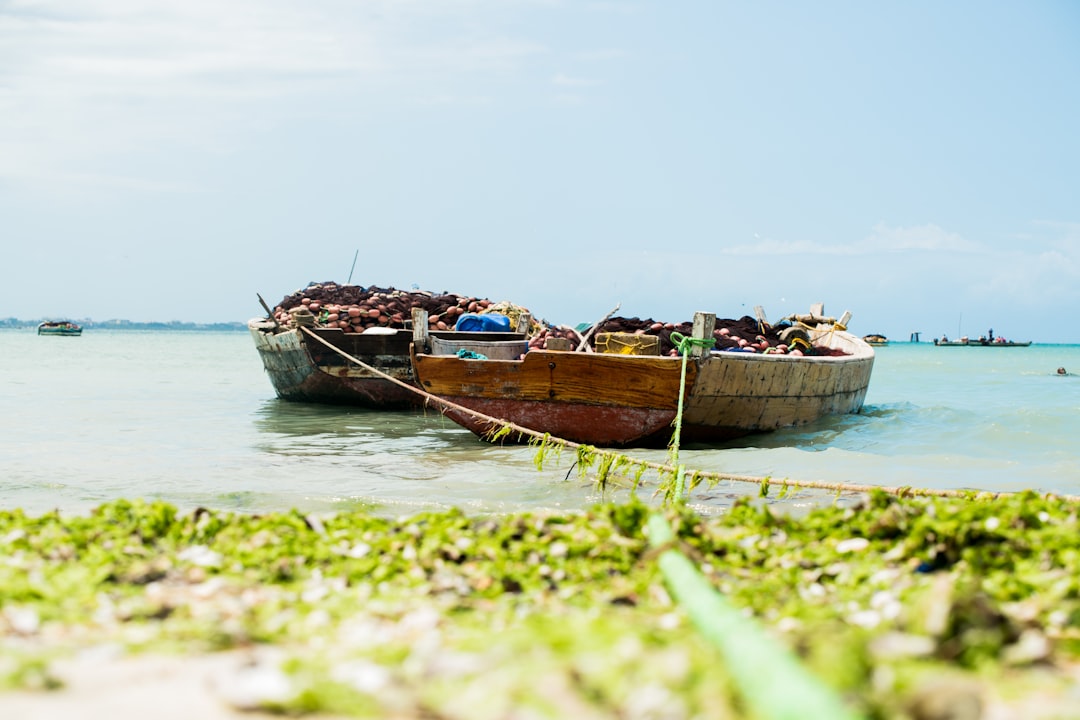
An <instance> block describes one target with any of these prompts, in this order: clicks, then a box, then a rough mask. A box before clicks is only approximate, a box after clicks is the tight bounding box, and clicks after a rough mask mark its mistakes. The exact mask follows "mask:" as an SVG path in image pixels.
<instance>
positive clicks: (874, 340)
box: [863, 333, 889, 347]
mask: <svg viewBox="0 0 1080 720" xmlns="http://www.w3.org/2000/svg"><path fill="white" fill-rule="evenodd" d="M863 340H864V341H866V344H867V345H873V346H874V347H881V346H884V345H888V344H889V338H887V337H885V336H884V335H881V334H879V333H870V334H869V335H863Z"/></svg>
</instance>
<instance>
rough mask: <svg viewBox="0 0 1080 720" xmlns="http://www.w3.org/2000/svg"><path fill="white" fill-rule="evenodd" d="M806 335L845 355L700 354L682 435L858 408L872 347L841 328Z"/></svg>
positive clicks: (754, 428)
mask: <svg viewBox="0 0 1080 720" xmlns="http://www.w3.org/2000/svg"><path fill="white" fill-rule="evenodd" d="M811 339H812V341H813V342H814V344H816V345H828V346H829V347H833V348H839V349H842V350H844V351H845V352H846V353H848V354H847V355H842V356H810V357H793V356H790V355H771V354H770V355H759V354H751V353H727V352H721V353H712V354H710V355H708V356H707V357H705V358H702V359H701V360H700V361H699V368H698V374H697V382H696V383H695V384H694V387H693V389H692V390H691V392H690V396H689V398H687V400H686V403H685V410H684V413H683V436H682V437H683V440H685V441H687V442H694V441H699V442H707V441H716V440H726V439H730V438H735V437H740V436H743V435H748V434H751V433H758V432H768V431H771V430H777V429H779V428H784V427H793V426H797V425H804V424H806V423H810V422H814V421H816V420H820V419H821V418H823V417H826V416H828V415H842V414H846V413H853V412H858V411H859V410H860V409H861V408H862V405H863V401H864V400H865V399H866V391H867V388H868V387H869V385H870V374H871V371H872V370H873V367H874V350H873V348H871V347H870V346H869V345H868V344H867V343H866V342H864V341H863V340H861V339H860V338H857V337H855V336H853V335H850V334H848V333H845V332H818V331H811Z"/></svg>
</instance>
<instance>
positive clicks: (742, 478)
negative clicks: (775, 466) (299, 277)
mask: <svg viewBox="0 0 1080 720" xmlns="http://www.w3.org/2000/svg"><path fill="white" fill-rule="evenodd" d="M300 330H302V331H304V332H305V333H307V335H308V336H309V337H311V338H313V339H315V340H318V341H319V342H320V343H322V344H323V345H325V346H326V347H328V348H330V349H331V350H333V351H334V352H336V353H337V354H339V355H341V356H342V357H344V358H345V359H347V360H349V361H351V362H354V363H356V364H357V365H359V366H360V367H362V368H363V369H365V370H367V371H368V372H370V373H372V374H374V375H376V376H378V377H380V378H383V379H385V380H388V381H390V382H392V383H394V384H396V385H399V386H401V387H403V388H405V389H406V390H410V391H412V392H414V393H416V394H417V395H419V396H421V397H423V398H424V400H425V401H426V402H427V403H429V404H431V405H434V406H437V407H438V408H440V411H445V410H446V409H453V410H456V411H458V412H463V413H466V414H468V415H471V416H472V417H475V418H477V419H479V420H483V421H484V422H486V423H488V424H489V425H491V427H492V432H491V433H490V435H493V434H494V433H495V430H496V429H502V428H505V429H507V430H510V431H512V432H514V433H517V434H519V435H523V436H526V437H530V438H533V439H534V440H536V441H538V442H540V443H544V444H552V445H559V446H562V447H565V448H570V449H573V450H577V449H580V448H589V449H591V450H592V451H594V452H595V454H596V455H598V456H609V457H612V458H619V457H622V458H625V459H626V460H627V462H628V463H629V464H630V465H633V466H636V467H641V468H646V469H649V470H655V471H657V472H658V473H660V474H670V475H672V476H674V475H675V474H676V473H677V472H678V470H679V468H678V467H676V466H672V465H668V464H665V463H658V462H650V461H648V460H638V459H636V458H632V457H630V456H628V455H625V454H623V453H616V452H614V451H612V450H601V449H597V448H593V447H592V446H589V445H584V444H582V443H576V442H573V441H571V440H563V439H562V438H557V437H554V436H552V435H550V434H548V433H541V432H537V431H536V430H532V429H530V428H527V427H523V426H521V425H518V424H516V423H513V422H510V421H509V420H504V419H502V418H496V417H492V416H491V415H485V414H484V413H482V412H479V411H477V410H473V409H472V408H468V407H465V406H464V405H459V404H457V403H455V402H451V401H450V400H445V399H443V398H441V397H439V396H438V395H432V394H431V393H429V392H427V391H426V390H424V389H423V388H420V387H417V386H416V385H413V384H412V383H408V382H405V381H404V380H400V379H398V378H396V377H394V376H393V375H389V374H387V373H385V372H383V371H382V370H379V369H378V368H376V367H373V366H371V365H369V364H367V363H365V362H364V361H363V360H360V359H359V358H357V357H354V356H353V355H350V354H349V353H347V352H345V351H344V350H342V349H341V348H339V347H337V346H336V345H334V344H333V343H330V342H328V341H326V340H324V339H323V338H321V337H319V336H318V335H316V334H315V333H314V332H312V331H311V329H310V328H307V327H301V328H300ZM689 476H690V478H691V479H699V478H700V479H704V480H710V481H715V482H717V483H719V482H724V481H728V482H738V483H747V484H754V485H758V486H759V487H761V489H762V492H763V493H767V491H768V490H770V489H771V488H773V487H774V486H779V487H780V488H781V490H783V489H784V488H795V489H805V490H826V491H829V492H836V493H871V492H875V491H877V492H883V493H886V494H888V495H895V496H897V497H940V498H958V499H965V500H971V499H978V500H992V499H994V498H997V497H1010V496H1013V495H1016V494H1017V493H1016V492H991V491H988V490H947V489H938V488H919V487H912V486H909V485H895V486H883V485H866V484H857V483H834V482H823V481H820V480H793V479H790V478H786V479H784V480H776V479H774V478H773V477H772V476H769V475H739V474H732V473H721V472H714V471H710V470H694V471H692V472H691V473H689ZM1046 495H1047V496H1049V497H1054V498H1057V499H1059V500H1063V501H1067V502H1080V496H1078V495H1059V494H1057V493H1046Z"/></svg>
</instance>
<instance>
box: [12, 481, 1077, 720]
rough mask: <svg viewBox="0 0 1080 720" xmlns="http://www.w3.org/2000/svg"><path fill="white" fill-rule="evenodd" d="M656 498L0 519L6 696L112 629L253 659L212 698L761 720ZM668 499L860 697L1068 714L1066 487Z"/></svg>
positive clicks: (712, 556)
mask: <svg viewBox="0 0 1080 720" xmlns="http://www.w3.org/2000/svg"><path fill="white" fill-rule="evenodd" d="M654 512H656V510H655V509H653V508H650V507H648V506H646V505H644V504H641V503H638V502H630V503H627V504H620V505H614V504H605V505H599V506H596V507H595V508H593V509H591V510H589V511H587V512H575V513H522V514H514V515H505V516H470V515H466V514H464V513H462V512H458V511H448V512H440V513H424V514H418V515H414V516H409V517H402V518H395V519H391V518H385V517H378V516H375V515H371V514H367V513H361V512H355V513H340V514H334V515H318V516H316V515H303V514H301V513H298V512H286V513H275V514H271V515H262V516H252V515H242V514H231V513H225V512H218V511H212V510H206V509H199V510H196V511H194V512H183V513H181V512H179V511H178V510H177V509H176V508H175V507H172V506H170V505H166V504H162V503H156V502H155V503H146V502H141V501H138V502H128V501H118V502H112V503H109V504H106V505H102V506H100V507H99V508H97V509H96V510H95V511H94V512H93V513H91V514H90V515H88V516H72V517H67V516H61V515H59V514H57V513H51V514H46V515H43V516H28V515H26V514H25V513H23V512H21V511H18V510H7V511H0V710H2V709H3V708H4V707H5V706H6V705H7V706H9V707H14V706H17V707H20V708H27V707H31V708H33V707H38V706H36V705H34V702H35V698H38V699H39V700H40V702H41V703H45V699H46V698H48V697H50V696H63V694H64V693H65V692H68V690H66V687H68V686H70V685H71V684H72V682H73V681H74V680H75V678H72V677H71V676H70V675H65V668H67V669H68V671H69V672H70V668H71V667H72V666H71V664H70V659H71V658H73V657H76V656H79V655H80V654H81V655H83V656H86V654H87V653H92V652H98V653H100V652H101V648H105V647H107V648H112V649H113V651H112V652H113V653H114V655H113V657H118V656H119V657H126V658H135V659H138V658H145V659H146V661H147V662H150V661H151V659H152V658H161V657H163V656H164V657H170V658H181V659H182V660H184V661H190V662H196V661H197V660H199V659H206V658H213V657H223V656H226V655H229V654H230V653H238V652H239V653H241V654H245V653H246V654H247V655H246V656H247V657H249V661H248V662H247V663H246V664H245V665H244V667H243V668H242V670H237V671H236V674H234V675H231V676H230V677H229V678H227V681H226V682H223V683H221V684H220V685H218V686H216V688H217V689H216V690H214V691H210V690H207V692H210V693H211V695H212V697H211V700H210V701H211V702H213V703H216V704H217V705H219V706H220V707H221V708H223V711H225V712H231V711H237V712H239V711H249V712H250V711H258V712H260V713H263V712H269V713H283V714H288V715H305V714H309V715H312V716H320V715H328V716H330V715H332V716H336V717H399V718H407V717H416V718H482V719H483V718H492V719H496V718H543V717H575V718H744V717H745V718H750V717H755V716H756V713H755V710H754V708H753V707H752V706H751V705H750V704H749V703H748V702H747V699H746V696H745V695H744V692H743V690H744V688H742V687H740V686H739V683H737V682H736V681H735V680H734V679H733V674H732V673H731V669H730V668H728V667H725V665H724V663H722V662H721V661H720V659H719V655H718V654H717V652H716V648H715V647H714V646H713V645H711V644H710V643H709V642H707V641H706V640H705V639H704V638H703V636H702V634H701V633H700V632H699V631H698V629H697V628H696V627H695V625H694V624H693V623H692V622H690V620H689V619H688V617H687V614H686V612H685V611H684V609H683V608H682V607H680V605H679V603H678V602H676V601H675V600H674V599H673V597H674V594H673V593H672V592H671V588H670V587H668V585H667V584H666V583H665V580H664V578H663V577H662V575H661V573H660V572H659V571H658V569H657V562H656V559H657V551H656V549H655V548H650V544H649V541H648V538H647V536H646V532H645V524H646V522H647V520H648V518H649V515H650V514H651V513H654ZM665 512H666V515H667V518H668V520H669V521H670V523H671V525H672V527H674V528H675V531H676V533H677V541H676V542H675V543H673V544H672V545H671V547H674V548H676V549H678V550H679V551H681V552H682V553H683V554H684V555H685V556H686V557H688V558H690V559H691V560H692V562H693V563H694V564H695V565H696V566H697V568H698V570H699V572H700V573H701V574H702V576H703V577H704V578H706V579H707V580H708V582H709V583H710V585H711V586H712V587H714V588H715V589H716V590H717V591H718V592H719V593H720V594H722V596H723V597H725V598H726V599H727V600H728V601H729V602H730V603H731V604H732V605H733V606H734V607H736V608H738V609H739V610H740V611H741V612H742V613H743V614H744V615H745V616H746V617H747V618H748V620H747V621H748V622H754V623H757V624H760V626H761V628H762V629H763V632H764V635H766V636H768V637H770V638H773V639H776V640H777V641H778V642H779V643H780V645H781V646H783V647H784V648H786V649H787V651H788V652H790V653H791V654H792V655H793V656H794V657H796V658H797V661H798V663H799V664H801V665H802V666H804V667H805V668H806V670H807V671H808V672H809V673H810V674H811V675H812V676H813V677H814V678H816V679H817V680H818V681H819V682H820V683H822V684H823V685H825V686H826V687H828V688H830V689H831V690H833V691H835V692H836V693H838V694H839V696H840V697H841V698H842V699H843V702H844V703H845V704H846V705H847V706H848V707H849V708H851V710H852V711H853V713H855V714H856V716H862V717H867V718H890V719H892V718H913V719H915V720H931V719H939V718H940V719H944V718H997V719H1000V718H1073V717H1080V689H1078V688H1080V662H1078V660H1080V544H1078V542H1077V539H1076V538H1077V537H1078V536H1080V532H1078V531H1080V523H1078V518H1077V506H1076V505H1075V504H1071V503H1068V502H1065V501H1062V500H1060V499H1056V498H1054V497H1044V496H1040V495H1036V494H1034V493H1027V494H1023V495H1017V496H1012V497H1000V498H996V499H978V500H961V499H912V498H903V499H901V498H895V497H892V496H888V495H885V494H883V493H875V494H872V495H868V496H866V497H864V498H863V499H862V500H861V502H860V503H858V504H857V505H856V506H854V507H852V506H848V507H844V508H841V507H823V508H818V509H814V510H811V511H810V512H808V513H807V514H805V515H803V516H801V517H792V516H789V515H785V514H779V513H777V512H776V511H774V510H770V509H769V507H768V506H765V505H763V504H760V503H757V502H754V501H740V502H737V503H736V504H735V505H734V506H733V507H732V508H731V509H730V511H728V512H725V513H724V514H722V515H718V516H715V517H701V516H698V515H695V514H694V513H692V512H691V511H689V510H686V509H684V508H680V509H672V510H667V511H665ZM112 662H120V660H115V659H114V660H113V661H112ZM764 682H766V683H767V682H770V678H768V677H766V678H764ZM775 682H776V683H778V685H777V686H776V687H775V692H777V693H782V692H785V690H786V688H785V687H784V686H783V685H782V680H781V679H780V678H779V676H778V677H777V679H776V680H775ZM189 700H190V698H189ZM12 703H17V705H12ZM41 706H43V705H41ZM5 716H6V715H5ZM223 717H224V715H223Z"/></svg>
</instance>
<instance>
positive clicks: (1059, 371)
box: [1057, 367, 1069, 375]
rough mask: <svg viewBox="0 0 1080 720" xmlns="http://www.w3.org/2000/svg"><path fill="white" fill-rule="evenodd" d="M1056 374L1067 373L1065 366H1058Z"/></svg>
mask: <svg viewBox="0 0 1080 720" xmlns="http://www.w3.org/2000/svg"><path fill="white" fill-rule="evenodd" d="M1057 374H1058V375H1068V374H1069V373H1067V372H1066V371H1065V368H1063V367H1060V368H1058V372H1057Z"/></svg>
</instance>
